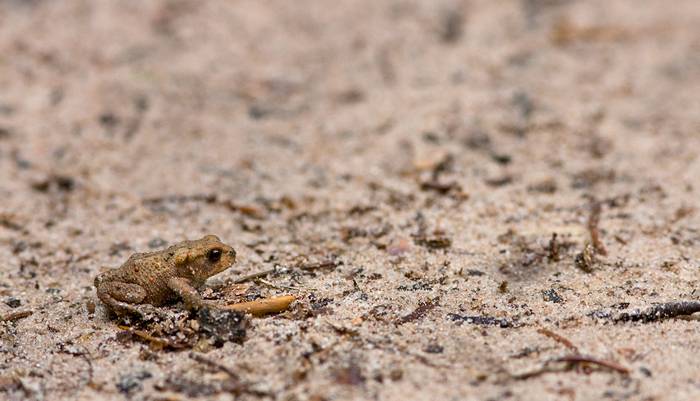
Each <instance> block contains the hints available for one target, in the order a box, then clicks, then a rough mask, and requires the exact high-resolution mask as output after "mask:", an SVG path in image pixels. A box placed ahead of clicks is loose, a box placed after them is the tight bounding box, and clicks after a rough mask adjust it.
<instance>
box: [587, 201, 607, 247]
mask: <svg viewBox="0 0 700 401" xmlns="http://www.w3.org/2000/svg"><path fill="white" fill-rule="evenodd" d="M602 208H603V207H602V205H601V203H600V202H598V201H596V200H593V202H592V203H591V214H590V216H589V217H588V232H589V233H590V235H591V244H592V245H593V248H594V249H595V251H596V252H597V253H599V254H601V255H603V256H605V255H607V254H608V251H607V250H606V249H605V246H604V245H603V242H602V241H601V239H600V230H599V229H598V223H599V222H600V213H601V211H602Z"/></svg>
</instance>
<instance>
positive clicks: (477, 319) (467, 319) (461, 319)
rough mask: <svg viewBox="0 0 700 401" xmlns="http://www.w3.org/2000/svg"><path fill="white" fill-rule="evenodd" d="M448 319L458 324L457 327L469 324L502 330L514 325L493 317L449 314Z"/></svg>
mask: <svg viewBox="0 0 700 401" xmlns="http://www.w3.org/2000/svg"><path fill="white" fill-rule="evenodd" d="M447 318H448V319H450V320H452V321H453V322H457V325H462V324H463V323H467V324H478V325H482V326H498V327H501V328H504V329H505V328H508V327H513V323H512V322H510V321H508V320H506V319H499V318H495V317H491V316H466V315H459V314H456V313H448V314H447Z"/></svg>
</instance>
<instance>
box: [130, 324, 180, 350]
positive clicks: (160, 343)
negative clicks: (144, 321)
mask: <svg viewBox="0 0 700 401" xmlns="http://www.w3.org/2000/svg"><path fill="white" fill-rule="evenodd" d="M117 327H119V328H120V329H122V330H124V331H126V332H128V333H130V334H133V335H135V336H136V337H138V338H140V339H142V340H145V341H147V342H148V343H149V344H151V345H155V346H157V347H162V348H165V347H170V348H173V349H180V348H185V346H183V345H179V344H176V343H173V342H171V341H168V340H166V339H164V338H160V337H155V336H152V335H150V334H149V333H147V332H146V331H144V330H138V329H134V328H131V327H129V326H117Z"/></svg>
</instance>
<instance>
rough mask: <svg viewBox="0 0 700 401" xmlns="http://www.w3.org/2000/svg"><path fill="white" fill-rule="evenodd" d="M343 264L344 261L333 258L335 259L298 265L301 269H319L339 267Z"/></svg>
mask: <svg viewBox="0 0 700 401" xmlns="http://www.w3.org/2000/svg"><path fill="white" fill-rule="evenodd" d="M342 264H343V262H338V261H336V260H334V259H333V260H326V261H323V262H319V263H312V264H307V265H299V266H297V267H298V268H299V269H301V270H306V271H312V270H318V269H330V268H334V267H338V266H340V265H342Z"/></svg>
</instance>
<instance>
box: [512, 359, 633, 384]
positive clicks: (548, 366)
mask: <svg viewBox="0 0 700 401" xmlns="http://www.w3.org/2000/svg"><path fill="white" fill-rule="evenodd" d="M554 363H565V364H566V365H564V366H563V367H560V368H556V367H552V364H554ZM580 364H591V365H597V366H601V367H603V368H606V369H609V370H612V371H614V372H617V373H620V374H623V375H628V374H629V373H630V371H629V369H627V368H626V367H624V366H622V365H620V364H618V363H617V362H613V361H606V360H602V359H598V358H594V357H591V356H586V355H580V354H575V355H567V356H563V357H561V358H556V359H552V360H549V361H547V362H545V363H544V365H543V366H542V367H541V368H539V369H535V370H532V371H530V372H525V373H521V374H517V375H513V376H512V378H513V379H516V380H527V379H530V378H532V377H536V376H541V375H543V374H545V373H555V372H566V371H569V370H571V369H572V368H573V367H574V366H577V365H580Z"/></svg>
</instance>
